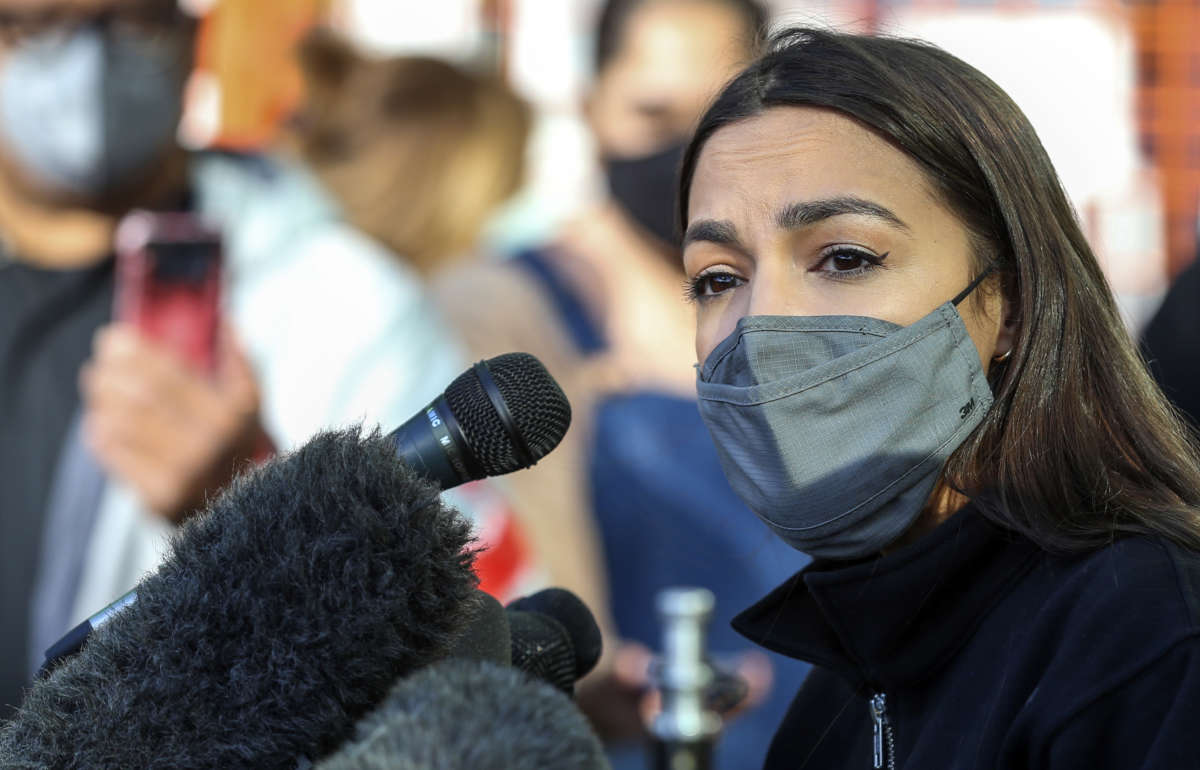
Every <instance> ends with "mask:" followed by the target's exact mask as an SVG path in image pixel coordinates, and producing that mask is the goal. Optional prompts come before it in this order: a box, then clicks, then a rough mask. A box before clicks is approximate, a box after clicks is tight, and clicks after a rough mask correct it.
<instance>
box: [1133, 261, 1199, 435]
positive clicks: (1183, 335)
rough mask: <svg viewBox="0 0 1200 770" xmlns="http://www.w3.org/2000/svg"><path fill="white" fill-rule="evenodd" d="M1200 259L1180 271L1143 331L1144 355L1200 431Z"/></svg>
mask: <svg viewBox="0 0 1200 770" xmlns="http://www.w3.org/2000/svg"><path fill="white" fill-rule="evenodd" d="M1197 338H1200V259H1196V260H1193V261H1192V264H1190V265H1188V266H1187V268H1186V269H1185V270H1184V271H1183V272H1182V273H1180V274H1179V277H1178V278H1176V279H1175V282H1174V283H1173V284H1172V285H1171V288H1170V290H1168V291H1167V296H1166V297H1165V298H1164V299H1163V303H1162V305H1161V306H1160V307H1159V308H1158V311H1157V312H1156V313H1155V314H1154V318H1153V319H1152V320H1151V321H1150V323H1149V325H1148V326H1147V327H1146V330H1145V331H1144V332H1143V333H1142V354H1143V356H1144V357H1145V358H1146V362H1147V364H1148V365H1149V366H1150V373H1151V374H1153V375H1154V379H1155V380H1157V381H1158V384H1159V387H1161V388H1162V389H1163V393H1165V394H1166V396H1167V398H1169V399H1170V400H1171V403H1172V404H1174V405H1175V407H1176V408H1177V409H1179V410H1180V411H1181V412H1182V413H1183V415H1184V417H1186V418H1187V420H1188V422H1189V423H1190V424H1191V426H1192V428H1193V429H1195V430H1200V341H1198V340H1197Z"/></svg>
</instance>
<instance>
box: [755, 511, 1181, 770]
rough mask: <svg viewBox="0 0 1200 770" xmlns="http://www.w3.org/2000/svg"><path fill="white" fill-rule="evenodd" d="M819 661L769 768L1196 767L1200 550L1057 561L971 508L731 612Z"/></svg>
mask: <svg viewBox="0 0 1200 770" xmlns="http://www.w3.org/2000/svg"><path fill="white" fill-rule="evenodd" d="M734 627H735V628H736V629H737V630H738V631H739V632H741V633H742V634H743V635H745V636H746V637H747V638H749V639H751V640H752V641H754V642H756V643H758V644H761V645H762V646H764V647H767V648H768V649H771V650H774V651H776V652H780V653H782V654H784V655H788V656H791V657H795V658H799V659H801V660H806V661H809V662H811V663H813V664H814V668H813V670H812V672H811V673H810V674H809V676H808V678H807V679H806V680H805V682H804V684H803V686H802V687H801V688H800V692H799V694H798V695H797V696H796V698H795V700H794V701H793V703H792V706H791V708H790V709H789V711H788V713H787V716H786V717H785V718H784V721H783V724H782V725H781V726H780V728H779V731H778V732H777V733H776V735H775V739H774V741H773V742H772V744H771V748H770V751H769V752H768V755H767V759H766V763H765V767H766V768H767V769H768V770H775V768H787V770H802V769H805V770H825V769H826V768H850V769H852V770H866V769H867V768H874V767H882V768H908V769H909V770H940V769H941V768H956V769H957V768H963V769H967V770H970V769H974V768H1004V769H1005V770H1009V769H1015V768H1028V769H1029V770H1045V769H1054V770H1057V769H1058V768H1088V769H1089V770H1106V769H1107V768H1121V770H1132V769H1134V768H1162V769H1163V770H1187V769H1188V768H1200V555H1198V554H1196V553H1194V552H1191V551H1187V550H1184V549H1181V548H1179V547H1178V546H1175V545H1173V544H1171V543H1168V542H1167V541H1164V540H1160V539H1156V538H1150V537H1130V538H1126V539H1122V540H1118V541H1116V542H1115V543H1112V544H1111V545H1109V546H1107V547H1105V548H1103V549H1101V550H1099V551H1095V552H1093V553H1089V554H1083V555H1077V556H1066V557H1064V556H1054V555H1050V554H1048V553H1046V552H1044V551H1042V550H1040V549H1039V548H1037V547H1036V546H1035V545H1034V544H1033V543H1031V542H1030V541H1029V540H1027V539H1025V538H1022V537H1020V536H1017V535H1013V534H1011V533H1009V532H1007V531H1005V530H1003V529H1001V528H999V527H997V526H995V525H993V524H992V523H990V522H988V521H987V520H986V519H985V518H984V517H983V516H982V515H981V514H979V513H978V511H976V510H975V509H974V508H972V507H971V506H967V507H966V508H965V509H963V510H962V511H960V512H959V513H957V514H955V515H954V516H953V517H951V518H950V519H949V520H948V521H946V522H945V523H943V524H942V525H941V526H939V527H938V528H937V529H935V530H934V531H933V532H931V533H929V534H928V535H926V536H925V537H923V538H922V539H921V540H919V541H917V542H915V543H913V544H912V545H910V546H907V547H905V548H902V549H900V550H897V551H895V552H893V553H891V554H888V555H887V556H882V557H879V558H877V559H873V560H870V561H867V562H859V563H855V564H852V565H849V566H836V565H830V564H824V565H822V564H821V563H814V564H812V565H810V566H809V567H808V568H806V569H805V570H803V571H801V572H799V573H797V574H796V575H795V576H793V577H792V578H791V579H789V580H788V581H787V582H786V583H784V584H783V585H782V586H780V587H779V588H777V589H775V591H773V592H772V593H771V594H769V595H768V596H767V597H766V598H765V599H763V600H762V601H760V602H759V603H758V604H756V605H754V606H753V607H751V608H750V609H748V610H746V611H745V612H743V613H742V614H741V615H739V616H738V617H737V618H736V619H735V620H734Z"/></svg>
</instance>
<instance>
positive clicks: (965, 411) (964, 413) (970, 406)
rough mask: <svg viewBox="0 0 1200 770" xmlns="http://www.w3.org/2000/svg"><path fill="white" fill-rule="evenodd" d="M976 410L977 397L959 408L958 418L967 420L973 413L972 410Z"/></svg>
mask: <svg viewBox="0 0 1200 770" xmlns="http://www.w3.org/2000/svg"><path fill="white" fill-rule="evenodd" d="M974 411H975V399H971V400H970V401H968V402H967V403H965V404H963V405H962V407H961V408H960V409H959V410H958V419H960V420H965V419H967V417H968V416H969V415H970V414H971V412H974Z"/></svg>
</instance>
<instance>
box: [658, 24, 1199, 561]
mask: <svg viewBox="0 0 1200 770" xmlns="http://www.w3.org/2000/svg"><path fill="white" fill-rule="evenodd" d="M777 106H812V107H823V108H828V109H833V110H837V111H839V112H841V113H843V114H845V115H847V116H849V117H851V118H853V119H855V120H856V121H858V122H860V123H861V124H863V125H865V126H867V127H868V128H870V129H872V130H873V131H874V132H875V133H877V134H878V135H880V136H882V137H883V138H885V139H887V140H888V141H890V142H891V143H892V144H893V145H894V146H896V147H897V148H899V149H900V150H901V151H902V152H904V153H905V154H906V155H908V156H909V157H911V158H912V159H913V160H915V161H916V162H917V163H918V164H919V165H920V166H921V168H922V169H923V170H924V172H925V174H926V176H927V177H928V180H929V183H930V185H931V187H932V189H933V190H934V191H935V192H936V193H937V194H938V195H939V196H940V197H941V199H942V200H943V202H944V203H945V204H946V205H947V206H948V207H949V208H950V209H951V210H952V211H954V212H955V213H956V214H957V216H958V217H959V218H960V220H961V221H962V223H963V224H964V225H965V226H966V227H967V229H968V231H969V232H970V234H971V237H972V242H973V243H974V245H975V254H974V260H975V263H976V264H975V266H974V271H975V273H976V274H978V273H979V272H981V271H983V270H984V269H985V268H986V267H987V266H988V265H989V264H994V265H995V270H996V273H997V275H996V277H995V278H992V279H989V282H988V284H985V286H987V287H988V289H989V290H992V291H995V290H1000V291H1003V292H1004V293H1005V296H1006V297H1007V299H1008V300H1009V303H1010V305H1011V308H1012V313H1013V314H1014V316H1015V319H1016V322H1017V324H1018V331H1017V335H1016V340H1015V343H1014V348H1013V352H1012V356H1011V358H1009V359H1008V360H1007V361H1006V362H1004V363H1001V364H993V366H992V370H991V375H990V377H991V380H992V390H993V392H994V394H995V403H994V405H993V406H992V408H991V410H990V412H989V413H988V415H987V417H986V418H985V419H984V421H983V423H982V424H981V425H980V426H979V427H978V428H977V429H976V430H975V432H974V433H973V434H972V435H971V436H970V437H969V438H968V439H967V440H966V441H965V442H964V443H963V445H962V446H961V447H959V449H958V450H957V451H956V452H955V454H954V455H953V456H952V457H951V458H950V460H949V462H948V463H947V465H946V468H945V470H944V478H945V480H946V481H947V483H948V484H950V485H951V486H952V487H954V488H957V489H960V490H962V491H964V492H965V493H966V494H968V495H975V496H978V497H979V502H980V504H981V507H982V508H983V510H984V512H985V513H986V514H987V515H988V516H989V517H990V518H992V519H993V520H994V521H996V522H997V523H999V524H1001V525H1002V526H1005V527H1008V528H1010V529H1013V530H1016V531H1018V532H1021V533H1023V534H1025V535H1027V536H1028V537H1030V538H1031V539H1033V540H1034V541H1035V542H1037V543H1038V544H1039V545H1041V546H1042V547H1043V548H1045V549H1047V550H1055V551H1078V550H1084V549H1090V548H1095V547H1098V546H1100V545H1102V544H1104V543H1106V542H1109V541H1111V540H1113V539H1114V538H1116V537H1119V536H1122V535H1125V534H1133V533H1142V534H1159V535H1162V536H1165V537H1168V538H1170V539H1172V540H1174V541H1176V542H1179V543H1182V544H1184V545H1186V546H1188V547H1191V548H1200V461H1198V460H1197V450H1196V444H1195V440H1194V437H1193V436H1192V435H1191V434H1190V433H1189V432H1188V430H1187V429H1186V428H1185V427H1184V425H1183V423H1181V421H1180V420H1179V419H1178V417H1177V416H1176V414H1175V413H1174V412H1173V410H1172V409H1171V407H1170V406H1169V405H1168V404H1167V402H1166V400H1165V399H1164V397H1163V395H1162V393H1161V392H1160V391H1159V389H1158V387H1157V386H1156V385H1155V384H1154V382H1153V380H1152V379H1151V378H1150V376H1149V374H1148V373H1147V371H1146V368H1145V366H1144V364H1143V363H1142V360H1141V358H1140V357H1139V356H1138V353H1137V350H1136V348H1135V346H1134V344H1133V342H1132V340H1131V339H1130V337H1129V334H1128V332H1127V331H1126V329H1125V327H1124V325H1123V324H1122V322H1121V318H1120V316H1119V314H1118V312H1117V308H1116V303H1115V302H1114V300H1113V296H1112V292H1111V291H1110V289H1109V287H1108V284H1107V282H1106V281H1105V278H1104V275H1103V274H1102V272H1101V270H1100V266H1099V264H1098V263H1097V261H1096V258H1095V256H1094V255H1093V254H1092V250H1091V248H1090V247H1089V246H1088V244H1087V241H1086V240H1085V239H1084V237H1083V233H1082V231H1081V230H1080V227H1079V223H1078V221H1077V220H1076V218H1075V214H1074V211H1073V210H1072V208H1071V205H1070V203H1069V202H1068V200H1067V197H1066V195H1065V193H1064V192H1063V189H1062V186H1061V184H1060V182H1059V180H1058V176H1057V174H1056V173H1055V171H1054V168H1053V166H1052V165H1051V163H1050V159H1049V157H1048V156H1047V155H1046V152H1045V150H1044V149H1043V148H1042V145H1041V142H1040V141H1039V140H1038V138H1037V135H1036V133H1035V132H1034V130H1033V127H1032V126H1031V125H1030V124H1029V121H1028V120H1027V119H1026V118H1025V116H1024V115H1023V114H1022V113H1021V111H1020V109H1019V108H1018V107H1017V106H1016V105H1015V104H1014V103H1013V101H1012V100H1011V99H1010V98H1009V97H1008V96H1007V95H1006V94H1005V93H1004V92H1003V91H1002V90H1000V88H999V87H998V86H996V84H995V83H993V82H992V81H991V80H989V79H988V78H987V77H986V76H984V75H983V74H982V73H980V72H978V71H977V70H975V69H974V68H972V67H970V66H969V65H967V64H965V63H963V62H962V61H960V60H959V59H957V58H955V57H953V56H951V55H950V54H948V53H946V52H945V51H942V50H940V49H938V48H936V47H934V46H931V45H928V44H924V43H920V42H915V41H908V40H898V39H893V38H875V37H859V36H854V35H846V34H839V33H835V32H830V31H825V30H816V29H793V30H787V31H785V32H783V33H780V34H779V35H777V36H776V37H775V39H774V40H773V42H772V45H771V48H770V51H769V52H768V53H767V54H766V55H764V56H763V57H762V58H761V59H759V60H758V61H757V62H756V63H754V64H753V65H751V66H750V67H749V68H748V69H746V70H745V71H744V72H742V73H741V74H740V75H739V76H738V77H737V78H735V79H734V80H733V81H732V82H731V83H730V84H729V85H728V86H727V87H726V88H725V90H724V91H723V92H722V93H721V94H720V95H719V96H718V97H717V99H716V101H715V102H714V103H713V105H712V107H710V108H709V110H708V112H707V113H706V114H705V115H704V117H703V118H702V119H701V121H700V124H699V126H698V128H697V130H696V134H695V137H694V138H693V139H692V142H691V144H690V146H689V147H688V149H687V152H686V154H685V156H684V161H683V168H682V177H681V185H680V215H681V221H682V222H684V223H686V222H687V211H688V195H689V192H690V188H691V182H692V175H693V173H694V172H695V168H696V162H697V159H698V157H699V155H700V152H701V150H702V149H703V148H704V144H705V142H706V141H707V140H708V138H709V137H711V136H712V135H713V133H714V132H716V131H718V130H719V129H720V128H721V127H722V126H726V125H729V124H730V123H734V122H737V121H741V120H744V119H746V118H749V117H752V116H755V115H758V114H760V113H762V112H763V111H764V110H767V109H770V108H771V107H777Z"/></svg>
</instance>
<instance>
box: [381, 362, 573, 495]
mask: <svg viewBox="0 0 1200 770" xmlns="http://www.w3.org/2000/svg"><path fill="white" fill-rule="evenodd" d="M570 424H571V405H570V404H569V403H568V402H567V398H566V396H564V395H563V392H562V389H561V388H560V387H559V386H558V383H557V382H555V381H554V378H553V377H551V376H550V373H549V372H547V371H546V367H544V366H542V362H541V361H538V360H537V359H536V358H534V357H533V356H531V355H529V354H528V353H505V354H504V355H501V356H496V357H495V358H490V359H488V360H487V361H480V362H479V363H477V364H475V365H474V366H473V367H471V368H470V369H468V370H467V371H465V372H463V373H462V374H461V375H459V376H458V378H457V379H455V380H454V382H452V383H450V385H449V387H447V388H446V390H445V392H444V393H442V395H440V396H438V397H437V398H435V399H434V400H433V401H432V402H431V403H430V404H429V406H427V407H425V409H423V410H421V411H420V412H418V413H417V414H416V415H414V416H413V417H412V418H411V419H409V420H408V422H406V423H404V424H403V425H401V426H400V427H399V428H397V429H396V430H394V431H393V432H392V433H391V434H390V435H389V436H388V438H389V439H391V440H392V441H394V442H395V445H396V453H397V454H398V455H399V456H400V459H401V460H403V461H404V462H406V463H407V464H408V465H410V466H411V467H412V468H414V469H415V470H416V471H417V472H418V473H420V474H422V475H423V476H425V477H426V478H429V479H431V480H433V481H435V482H437V484H438V485H440V486H441V488H442V489H450V488H451V487H455V486H458V485H459V484H464V483H466V482H468V481H474V480H476V479H481V478H485V477H488V476H500V475H503V474H505V473H511V472H512V471H515V470H520V469H522V468H528V467H530V466H532V465H534V464H535V463H537V461H538V460H540V459H542V458H543V457H545V456H546V454H547V453H548V452H549V451H550V450H551V449H553V448H554V447H556V446H558V442H559V441H562V437H563V436H564V435H566V432H567V427H568V426H570Z"/></svg>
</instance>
